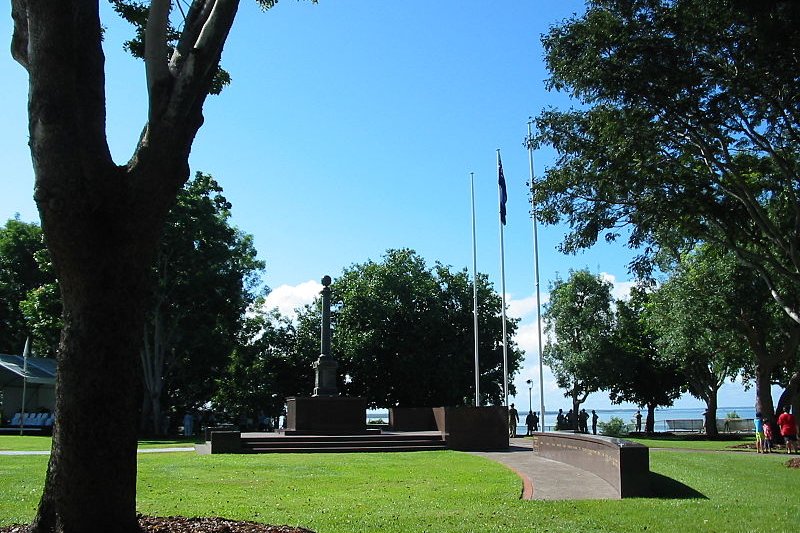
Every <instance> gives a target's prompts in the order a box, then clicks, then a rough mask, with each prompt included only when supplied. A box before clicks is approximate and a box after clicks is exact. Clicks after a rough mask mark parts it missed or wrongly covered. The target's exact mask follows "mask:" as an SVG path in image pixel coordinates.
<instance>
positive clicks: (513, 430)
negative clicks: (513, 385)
mask: <svg viewBox="0 0 800 533" xmlns="http://www.w3.org/2000/svg"><path fill="white" fill-rule="evenodd" d="M517 424H519V414H518V413H517V410H516V409H515V408H514V404H513V403H512V404H511V407H510V408H509V410H508V434H509V436H510V437H516V436H517Z"/></svg>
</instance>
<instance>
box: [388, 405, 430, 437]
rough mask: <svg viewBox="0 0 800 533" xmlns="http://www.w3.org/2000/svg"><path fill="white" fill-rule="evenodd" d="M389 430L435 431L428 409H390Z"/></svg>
mask: <svg viewBox="0 0 800 533" xmlns="http://www.w3.org/2000/svg"><path fill="white" fill-rule="evenodd" d="M389 429H391V430H392V431H437V430H438V428H437V427H436V419H435V418H434V416H433V409H432V408H430V407H391V408H390V409H389Z"/></svg>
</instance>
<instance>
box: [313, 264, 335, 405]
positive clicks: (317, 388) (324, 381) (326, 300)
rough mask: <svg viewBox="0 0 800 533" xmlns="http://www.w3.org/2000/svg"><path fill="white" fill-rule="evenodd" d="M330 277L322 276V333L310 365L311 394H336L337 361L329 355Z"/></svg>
mask: <svg viewBox="0 0 800 533" xmlns="http://www.w3.org/2000/svg"><path fill="white" fill-rule="evenodd" d="M330 285H331V277H330V276H325V277H324V278H322V334H321V342H320V344H321V348H320V352H321V353H320V356H319V359H317V361H316V362H315V363H314V364H313V365H312V366H313V367H314V370H315V372H316V377H315V378H314V394H313V396H338V394H339V392H338V390H337V388H336V369H337V368H338V367H339V363H337V362H336V359H334V357H333V356H332V355H331V287H330Z"/></svg>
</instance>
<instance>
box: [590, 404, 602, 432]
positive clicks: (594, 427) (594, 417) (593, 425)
mask: <svg viewBox="0 0 800 533" xmlns="http://www.w3.org/2000/svg"><path fill="white" fill-rule="evenodd" d="M598 418H600V417H599V416H597V413H595V411H594V409H592V435H597V419H598Z"/></svg>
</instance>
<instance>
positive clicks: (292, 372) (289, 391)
mask: <svg viewBox="0 0 800 533" xmlns="http://www.w3.org/2000/svg"><path fill="white" fill-rule="evenodd" d="M262 305H263V304H261V303H259V304H257V305H256V306H255V307H256V308H257V309H259V311H257V312H255V314H254V315H253V316H251V317H249V318H247V320H246V321H245V325H244V328H243V329H242V330H241V332H240V341H239V344H238V346H237V348H236V350H235V351H234V353H233V355H232V356H231V358H230V362H229V364H228V366H227V368H226V369H225V373H224V375H223V376H222V377H221V378H220V379H219V380H218V384H217V392H216V393H215V395H214V405H215V408H216V409H218V410H220V411H223V412H224V413H226V414H227V415H228V416H229V417H231V418H233V419H235V420H239V419H240V417H241V416H242V415H245V416H249V417H252V418H256V417H257V415H259V414H260V413H263V414H264V415H266V416H269V417H272V418H276V417H278V416H281V415H283V414H284V405H285V404H286V398H287V397H289V396H301V395H308V394H310V392H311V389H310V388H309V384H312V387H313V382H314V370H313V368H312V367H311V365H312V363H313V362H314V361H316V359H317V357H318V356H319V354H318V353H316V352H318V351H319V347H318V346H317V349H316V350H315V349H313V348H311V347H309V346H307V345H305V343H303V342H302V340H301V339H303V338H304V337H308V336H307V335H305V333H304V332H305V331H306V328H308V327H309V326H312V329H315V330H316V331H317V332H319V323H316V324H313V325H312V324H307V323H304V322H302V321H301V322H298V323H297V324H295V323H294V322H292V321H291V320H290V319H289V318H288V317H285V316H282V315H281V314H280V313H278V312H277V311H276V310H271V311H264V310H263V309H261V307H262ZM298 330H299V331H300V334H299V335H298Z"/></svg>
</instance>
